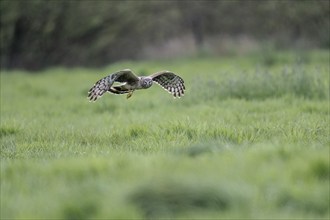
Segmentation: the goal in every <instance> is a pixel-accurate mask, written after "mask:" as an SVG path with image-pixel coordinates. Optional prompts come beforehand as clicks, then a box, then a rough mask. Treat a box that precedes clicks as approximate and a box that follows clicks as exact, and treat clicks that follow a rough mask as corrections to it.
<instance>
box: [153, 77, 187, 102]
mask: <svg viewBox="0 0 330 220" xmlns="http://www.w3.org/2000/svg"><path fill="white" fill-rule="evenodd" d="M150 77H151V78H152V80H153V81H154V82H155V83H157V84H158V85H160V86H161V87H163V89H165V90H167V91H168V92H169V93H171V94H172V95H173V96H174V97H175V98H176V97H178V98H180V97H181V96H183V95H184V90H185V89H186V88H185V86H184V81H183V79H182V78H181V77H180V76H178V75H175V74H174V73H172V72H170V71H160V72H157V73H154V74H152V75H151V76H150Z"/></svg>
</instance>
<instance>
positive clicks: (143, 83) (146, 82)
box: [141, 77, 152, 89]
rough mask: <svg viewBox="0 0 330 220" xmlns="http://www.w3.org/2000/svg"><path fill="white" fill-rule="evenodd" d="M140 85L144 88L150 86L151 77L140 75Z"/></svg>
mask: <svg viewBox="0 0 330 220" xmlns="http://www.w3.org/2000/svg"><path fill="white" fill-rule="evenodd" d="M141 86H142V88H144V89H147V88H149V87H150V86H152V78H151V77H141Z"/></svg>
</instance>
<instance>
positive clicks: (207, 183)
mask: <svg viewBox="0 0 330 220" xmlns="http://www.w3.org/2000/svg"><path fill="white" fill-rule="evenodd" d="M328 60H329V52H328V51H324V52H322V51H315V52H304V53H301V54H297V53H292V52H286V53H283V52H282V53H274V54H266V57H263V58H262V56H261V55H260V54H256V55H253V56H249V57H223V58H210V57H205V58H199V59H197V58H196V59H194V58H190V59H182V60H165V61H149V62H130V61H127V62H121V63H116V64H113V65H111V66H108V67H106V68H102V69H98V70H95V69H79V68H76V69H65V68H54V69H49V70H46V71H43V72H38V73H34V74H27V73H26V72H24V71H12V72H4V71H2V73H1V126H0V138H1V219H12V218H14V219H22V218H32V219H36V218H61V219H93V218H112V219H118V218H126V219H127V218H150V219H153V218H161V217H163V218H164V217H165V218H206V217H208V218H226V219H228V218H311V219H315V218H325V219H328V218H329V216H330V210H329V173H330V170H329V144H330V138H329V132H330V129H329V63H328ZM124 68H131V69H133V70H134V71H136V72H139V73H143V74H149V73H152V72H153V71H158V70H162V69H168V70H172V71H174V72H176V73H178V74H179V75H181V76H182V77H183V78H184V80H185V82H186V87H187V91H186V95H185V96H184V97H183V98H181V99H173V98H172V97H171V96H170V95H169V94H168V93H167V92H164V91H163V90H162V89H161V88H160V87H158V86H157V85H155V86H153V87H152V88H151V89H149V90H144V91H137V92H135V93H134V95H133V97H132V98H130V99H128V100H126V97H125V96H114V95H109V94H106V95H105V96H104V97H102V98H101V99H100V100H98V101H97V102H96V103H89V102H88V100H87V99H86V95H87V91H88V89H89V88H90V87H91V86H92V85H93V83H94V82H95V81H97V80H98V79H99V78H101V77H103V76H105V75H106V74H108V73H111V72H114V71H116V70H119V69H124Z"/></svg>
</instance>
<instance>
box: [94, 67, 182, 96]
mask: <svg viewBox="0 0 330 220" xmlns="http://www.w3.org/2000/svg"><path fill="white" fill-rule="evenodd" d="M115 82H118V83H122V84H120V85H116V86H114V85H113V84H114V83H115ZM153 82H155V83H157V84H158V85H160V86H161V87H162V88H163V89H165V90H166V91H168V92H169V93H171V94H172V95H173V96H174V98H176V97H178V98H180V97H181V96H183V95H184V90H185V86H184V81H183V79H182V78H181V77H180V76H178V75H175V74H174V73H172V72H170V71H166V70H165V71H160V72H157V73H154V74H152V75H150V76H137V75H135V74H134V73H133V72H132V71H131V70H130V69H124V70H120V71H118V72H115V73H112V74H110V75H108V76H106V77H104V78H102V79H100V80H99V81H97V82H96V83H95V84H94V86H93V87H92V88H91V89H90V90H89V91H88V99H89V100H90V101H96V100H97V99H98V98H100V97H101V96H102V95H103V94H104V93H105V92H109V93H113V94H126V93H127V98H130V97H131V96H132V95H133V92H134V91H135V90H139V89H148V88H150V87H151V86H152V84H153Z"/></svg>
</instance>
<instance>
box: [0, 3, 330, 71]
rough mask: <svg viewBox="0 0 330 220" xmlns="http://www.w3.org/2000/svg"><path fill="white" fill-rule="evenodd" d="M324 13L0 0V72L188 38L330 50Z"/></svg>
mask: <svg viewBox="0 0 330 220" xmlns="http://www.w3.org/2000/svg"><path fill="white" fill-rule="evenodd" d="M329 8H330V6H329V0H314V1H312V0H301V1H295V0H288V1H277V0H265V1H250V0H246V1H243V0H219V1H214V0H213V1H211V0H205V1H192V0H189V1H188V0H181V1H179V0H169V1H149V0H144V1H142V0H141V1H130V0H123V1H104V0H100V1H93V0H83V1H73V0H30V1H25V0H1V7H0V15H1V48H0V50H1V68H8V69H10V68H24V69H30V70H37V69H41V68H46V67H49V66H56V65H64V66H100V65H105V64H109V63H111V62H115V61H118V60H122V59H137V58H139V52H140V50H141V48H143V47H144V46H146V45H153V44H157V43H160V42H166V41H167V40H169V39H171V38H173V37H177V36H181V35H184V34H187V33H189V34H191V35H192V36H193V38H194V40H195V44H196V45H197V46H198V47H201V46H202V45H203V44H204V41H205V37H206V36H212V35H216V34H221V33H226V34H228V35H230V36H237V35H241V34H245V35H249V36H252V37H254V38H256V39H272V40H275V41H276V42H277V43H278V45H279V46H282V47H290V45H291V42H294V41H296V40H298V39H307V40H308V41H309V42H311V45H313V46H314V47H322V48H329V47H330V40H329V29H330V27H329V25H330V24H329V19H330V18H329V14H330V13H329Z"/></svg>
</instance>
